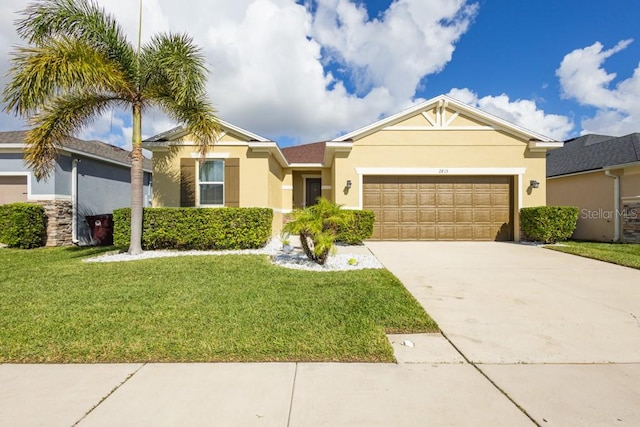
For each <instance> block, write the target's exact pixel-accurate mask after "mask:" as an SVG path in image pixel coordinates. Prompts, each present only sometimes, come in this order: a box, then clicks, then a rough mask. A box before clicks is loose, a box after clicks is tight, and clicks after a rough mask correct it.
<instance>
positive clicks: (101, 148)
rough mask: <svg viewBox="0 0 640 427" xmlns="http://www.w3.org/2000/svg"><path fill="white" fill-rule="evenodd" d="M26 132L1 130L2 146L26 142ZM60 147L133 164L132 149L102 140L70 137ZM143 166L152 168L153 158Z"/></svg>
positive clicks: (0, 142) (148, 168)
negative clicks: (128, 149)
mask: <svg viewBox="0 0 640 427" xmlns="http://www.w3.org/2000/svg"><path fill="white" fill-rule="evenodd" d="M26 133H27V132H26V131H10V132H0V146H2V144H24V138H25V135H26ZM60 147H61V148H62V149H64V148H67V149H69V150H75V151H79V152H81V153H86V154H90V155H92V156H96V157H100V158H103V159H106V160H112V161H115V162H119V163H124V164H126V165H131V152H130V151H127V150H125V149H123V148H120V147H116V146H115V145H111V144H107V143H105V142H102V141H85V140H83V139H78V138H73V137H70V138H67V139H65V140H64V141H62V142H61V143H60ZM143 167H144V169H145V170H151V167H152V165H151V160H150V159H147V158H145V159H144V160H143Z"/></svg>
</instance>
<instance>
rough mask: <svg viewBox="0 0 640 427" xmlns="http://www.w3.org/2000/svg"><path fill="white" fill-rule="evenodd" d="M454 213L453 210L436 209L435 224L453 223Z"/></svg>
mask: <svg viewBox="0 0 640 427" xmlns="http://www.w3.org/2000/svg"><path fill="white" fill-rule="evenodd" d="M455 215H456V211H455V210H453V209H438V211H437V212H436V222H438V223H447V222H450V223H453V222H455Z"/></svg>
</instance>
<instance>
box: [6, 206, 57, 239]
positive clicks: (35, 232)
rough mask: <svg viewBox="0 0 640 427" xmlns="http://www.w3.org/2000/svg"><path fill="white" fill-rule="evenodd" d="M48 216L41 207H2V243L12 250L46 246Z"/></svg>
mask: <svg viewBox="0 0 640 427" xmlns="http://www.w3.org/2000/svg"><path fill="white" fill-rule="evenodd" d="M46 234H47V216H46V214H45V210H44V208H43V207H42V206H40V205H34V204H30V203H10V204H7V205H0V242H1V243H4V244H6V245H7V246H9V247H10V248H21V249H31V248H37V247H39V246H42V245H44V242H45V238H46Z"/></svg>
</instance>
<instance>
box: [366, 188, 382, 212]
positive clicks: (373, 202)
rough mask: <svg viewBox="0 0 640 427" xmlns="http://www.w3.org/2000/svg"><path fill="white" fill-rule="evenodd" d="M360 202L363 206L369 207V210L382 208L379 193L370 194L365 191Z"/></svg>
mask: <svg viewBox="0 0 640 427" xmlns="http://www.w3.org/2000/svg"><path fill="white" fill-rule="evenodd" d="M362 200H363V202H364V205H365V206H369V209H373V208H374V207H376V208H377V207H379V206H382V194H380V193H372V192H369V191H366V192H365V193H364V195H363V197H362Z"/></svg>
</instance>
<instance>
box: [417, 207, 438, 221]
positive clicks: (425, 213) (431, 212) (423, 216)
mask: <svg viewBox="0 0 640 427" xmlns="http://www.w3.org/2000/svg"><path fill="white" fill-rule="evenodd" d="M419 212H420V224H425V223H434V222H436V221H437V217H436V215H437V214H436V210H435V209H421V210H420V211H419Z"/></svg>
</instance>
